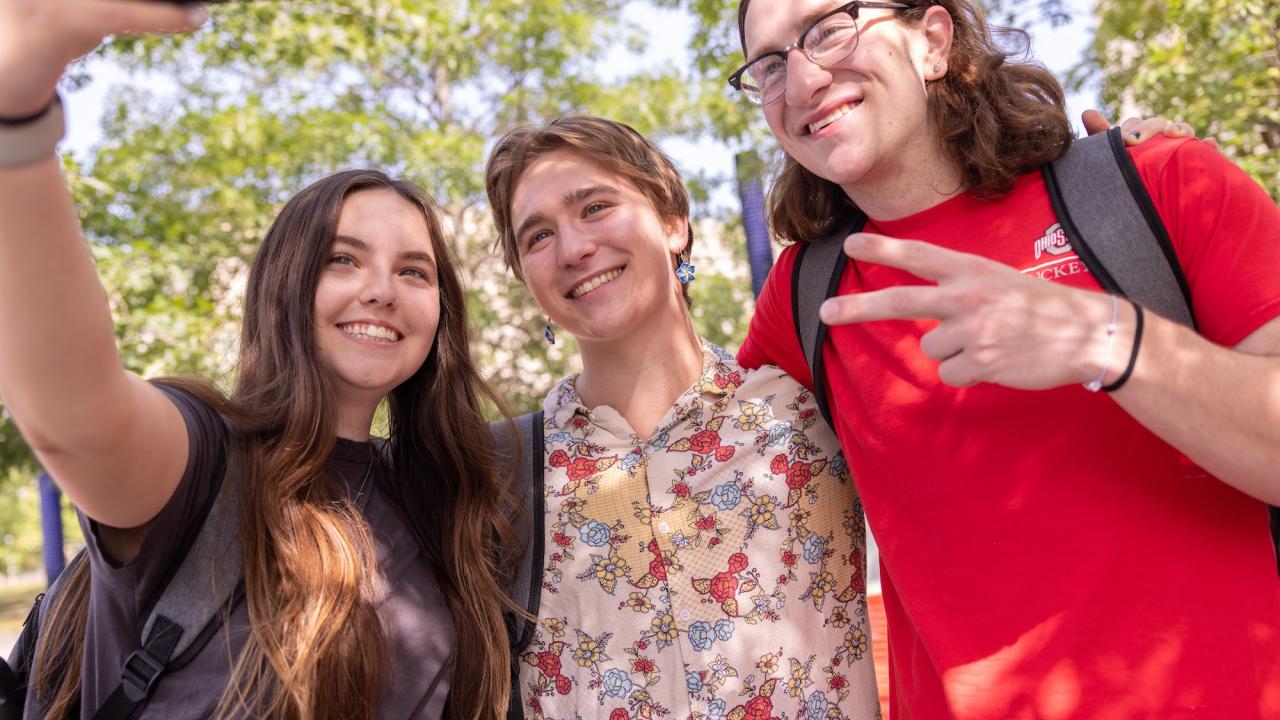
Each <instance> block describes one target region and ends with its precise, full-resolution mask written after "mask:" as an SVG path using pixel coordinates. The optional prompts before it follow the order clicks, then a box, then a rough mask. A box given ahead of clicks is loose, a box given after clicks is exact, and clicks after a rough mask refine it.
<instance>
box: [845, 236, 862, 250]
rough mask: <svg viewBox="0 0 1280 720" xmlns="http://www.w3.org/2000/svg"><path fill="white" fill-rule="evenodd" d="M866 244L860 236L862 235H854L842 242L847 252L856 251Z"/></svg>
mask: <svg viewBox="0 0 1280 720" xmlns="http://www.w3.org/2000/svg"><path fill="white" fill-rule="evenodd" d="M866 244H867V240H866V238H864V237H863V236H862V233H854V234H852V235H850V236H849V237H847V238H845V240H844V246H845V249H847V250H858V249H860V248H861V247H862V246H863V245H866Z"/></svg>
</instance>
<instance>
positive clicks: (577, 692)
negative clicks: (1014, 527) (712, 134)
mask: <svg viewBox="0 0 1280 720" xmlns="http://www.w3.org/2000/svg"><path fill="white" fill-rule="evenodd" d="M486 184H487V189H488V193H489V200H490V207H491V208H492V210H493V213H494V217H495V221H496V225H497V228H498V232H499V241H500V244H501V246H502V247H503V250H504V254H505V257H506V260H507V263H508V265H509V266H510V268H511V269H512V271H513V272H514V273H515V274H516V275H517V276H518V277H520V278H521V279H522V280H523V281H524V282H525V284H526V285H527V286H528V287H529V289H530V290H531V292H532V293H533V296H534V298H535V299H536V300H537V301H538V304H539V306H540V307H541V308H542V309H543V311H544V312H545V313H546V314H547V316H548V324H547V327H546V328H545V330H546V336H547V338H548V339H549V340H552V339H553V338H554V334H553V333H554V329H553V327H552V326H553V324H554V325H555V326H558V327H559V328H562V329H563V330H564V331H567V332H568V333H569V334H571V335H573V336H574V337H575V339H576V340H577V341H578V345H579V348H580V349H581V354H582V367H583V371H582V373H581V374H578V375H574V376H570V377H567V378H565V379H563V380H562V381H560V382H559V383H558V384H557V385H556V386H555V388H554V389H552V391H551V392H550V393H549V394H548V395H547V398H546V400H545V402H544V404H543V409H544V412H545V427H544V430H545V438H546V448H545V453H544V459H545V492H546V500H547V517H546V523H545V525H546V533H547V537H546V547H547V557H546V558H544V562H545V570H544V575H543V587H542V597H541V605H540V611H539V622H538V627H537V631H536V633H535V636H534V640H533V642H532V644H531V645H530V647H529V649H528V650H527V651H526V652H525V654H524V656H523V657H522V658H521V662H522V671H521V673H520V682H519V687H518V688H515V689H514V690H515V691H517V692H519V693H521V697H522V702H523V707H524V710H525V712H526V714H527V715H530V716H532V717H536V718H575V717H601V718H604V717H608V718H610V720H624V719H629V718H680V719H684V718H696V719H698V720H702V719H704V718H705V719H707V720H719V719H721V718H732V719H733V720H743V719H750V720H764V719H765V718H788V719H796V720H798V719H804V720H819V719H820V718H831V719H832V720H835V719H837V718H875V717H879V715H880V709H879V701H878V693H877V689H876V682H875V673H874V669H873V667H872V660H871V653H870V650H869V647H870V640H869V637H868V633H869V630H868V625H867V612H866V581H865V569H866V548H865V543H864V539H865V528H864V525H863V514H862V506H861V504H860V503H859V501H858V498H857V495H856V493H855V491H854V487H853V484H852V482H851V480H850V476H849V470H848V466H847V465H846V463H845V460H844V457H843V456H842V455H841V454H840V452H839V445H838V443H837V442H836V438H835V436H834V434H833V433H832V431H831V429H830V428H829V427H828V426H827V425H826V424H825V422H823V420H822V419H821V417H820V415H819V413H818V411H817V406H816V403H815V401H814V398H813V396H812V395H811V394H810V393H809V392H808V391H807V390H805V389H804V388H803V387H801V386H800V385H799V383H797V382H796V381H795V380H793V379H792V378H790V377H789V376H787V375H786V374H784V373H783V372H782V371H781V370H779V369H777V368H776V367H762V368H760V369H758V370H754V371H747V370H744V369H743V368H741V367H740V366H739V365H738V364H737V363H736V362H735V361H734V359H733V358H732V357H731V356H730V355H729V354H727V353H726V352H725V351H724V350H722V349H720V348H718V347H716V346H715V345H712V344H711V343H708V342H705V341H703V340H702V339H700V338H699V337H698V336H697V334H696V333H695V332H694V330H693V324H692V321H691V318H690V314H689V303H688V299H687V286H686V285H684V284H683V281H685V280H687V279H689V278H691V277H692V276H693V275H694V272H695V270H696V268H694V266H692V265H689V264H688V261H687V258H688V255H687V253H688V252H689V250H690V249H691V248H690V246H691V245H692V239H693V238H692V234H691V232H690V231H689V222H688V215H689V204H688V197H687V195H686V192H685V189H684V186H683V182H682V180H681V178H680V175H679V173H678V172H677V171H676V169H675V167H674V166H673V164H672V163H671V161H670V159H668V158H667V157H666V156H665V155H663V154H662V153H661V151H659V150H658V149H657V148H656V147H655V146H654V145H653V144H652V143H650V142H648V141H647V140H645V139H644V138H643V137H641V136H640V135H639V134H637V133H636V132H635V131H634V130H632V129H631V128H629V127H627V126H626V125H623V124H621V123H616V122H612V121H609V120H604V119H600V118H590V117H568V118H561V119H559V120H557V121H555V122H553V123H551V124H549V125H546V126H542V127H525V128H520V129H517V130H514V131H512V132H510V133H508V134H507V135H505V136H504V137H503V138H502V139H500V140H499V141H498V143H497V145H496V146H495V148H494V150H493V152H492V154H491V156H490V158H489V163H488V168H487V171H486Z"/></svg>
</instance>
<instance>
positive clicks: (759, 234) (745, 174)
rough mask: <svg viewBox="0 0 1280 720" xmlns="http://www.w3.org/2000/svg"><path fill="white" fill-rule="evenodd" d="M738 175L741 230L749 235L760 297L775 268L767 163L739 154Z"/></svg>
mask: <svg viewBox="0 0 1280 720" xmlns="http://www.w3.org/2000/svg"><path fill="white" fill-rule="evenodd" d="M734 164H735V165H736V166H737V175H738V199H739V201H741V203H742V229H743V231H745V232H746V235H747V261H748V262H749V263H750V264H751V289H752V290H753V291H754V292H755V296H756V297H760V289H761V288H763V287H764V279H765V278H767V277H768V276H769V270H770V269H771V268H772V267H773V251H772V250H771V249H770V247H769V228H768V226H767V225H765V222H764V186H763V185H761V183H760V175H761V173H762V171H763V169H764V164H763V163H761V162H760V156H758V155H756V154H755V152H754V151H751V150H748V151H746V152H740V153H738V154H737V155H736V156H735V157H734Z"/></svg>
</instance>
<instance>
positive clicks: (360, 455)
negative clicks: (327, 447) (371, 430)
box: [331, 438, 373, 462]
mask: <svg viewBox="0 0 1280 720" xmlns="http://www.w3.org/2000/svg"><path fill="white" fill-rule="evenodd" d="M372 454H373V443H372V442H360V441H358V440H348V439H347V438H337V441H336V442H335V443H334V445H333V452H332V453H331V457H333V458H334V459H335V460H347V461H350V462H368V461H369V457H370V456H371V455H372Z"/></svg>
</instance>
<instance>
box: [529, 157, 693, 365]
mask: <svg viewBox="0 0 1280 720" xmlns="http://www.w3.org/2000/svg"><path fill="white" fill-rule="evenodd" d="M511 225H512V227H513V228H514V230H515V232H514V239H515V241H516V243H517V245H518V251H519V258H520V267H521V270H522V274H523V276H524V279H525V282H526V284H527V285H528V286H529V289H530V290H531V291H532V292H533V295H534V298H535V299H536V300H537V301H538V305H539V306H540V307H541V308H542V310H543V311H544V312H545V313H546V314H547V315H548V316H549V317H550V319H551V320H552V322H554V323H556V324H557V325H560V326H561V327H563V328H564V329H565V330H567V331H568V332H569V333H571V334H572V335H574V336H575V337H576V338H578V340H579V341H582V342H588V343H589V342H593V341H597V342H608V341H612V340H618V339H622V338H625V337H628V336H629V335H631V334H632V333H637V332H645V331H647V329H648V328H652V327H659V328H660V327H675V326H677V325H678V324H681V323H683V322H684V320H683V315H684V313H686V312H687V310H686V309H685V305H684V301H683V300H682V297H681V294H680V289H679V281H678V280H677V279H676V277H675V273H674V272H673V269H672V258H673V255H674V254H675V253H678V252H680V251H681V250H683V249H684V247H685V244H686V242H687V237H688V236H687V227H688V226H687V220H686V219H684V218H663V217H661V216H660V215H659V214H658V212H657V211H656V210H655V209H654V206H653V204H652V203H651V202H650V201H649V199H648V198H647V197H646V196H645V195H644V194H643V193H641V192H640V191H639V190H637V189H636V187H635V186H634V185H633V184H631V183H630V182H629V181H628V180H627V179H626V178H624V177H622V176H620V175H618V174H617V173H613V172H610V171H609V170H606V169H605V168H603V167H601V166H600V165H599V164H597V163H595V162H593V161H591V160H590V159H589V158H588V157H587V156H586V155H584V154H582V153H580V152H578V151H575V150H569V149H559V150H553V151H551V152H547V153H545V154H542V155H540V156H538V157H537V158H536V159H535V160H533V161H532V162H530V163H529V165H528V166H527V167H526V168H525V170H524V172H523V173H522V174H521V175H520V178H519V180H518V181H517V182H516V186H515V191H514V193H513V195H512V201H511Z"/></svg>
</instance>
